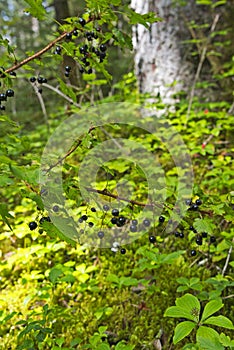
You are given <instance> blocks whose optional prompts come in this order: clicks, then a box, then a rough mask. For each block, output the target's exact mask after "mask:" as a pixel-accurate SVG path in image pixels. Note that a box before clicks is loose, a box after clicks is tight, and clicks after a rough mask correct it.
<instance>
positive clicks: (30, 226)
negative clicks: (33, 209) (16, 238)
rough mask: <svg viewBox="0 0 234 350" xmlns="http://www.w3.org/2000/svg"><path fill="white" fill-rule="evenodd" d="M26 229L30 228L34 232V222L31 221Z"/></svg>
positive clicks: (35, 226) (35, 225)
mask: <svg viewBox="0 0 234 350" xmlns="http://www.w3.org/2000/svg"><path fill="white" fill-rule="evenodd" d="M28 227H29V228H30V230H31V231H32V230H35V229H36V228H37V223H36V222H35V221H31V222H30V223H29V224H28Z"/></svg>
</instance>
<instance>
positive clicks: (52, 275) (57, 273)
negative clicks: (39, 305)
mask: <svg viewBox="0 0 234 350" xmlns="http://www.w3.org/2000/svg"><path fill="white" fill-rule="evenodd" d="M62 274H63V271H62V270H61V269H58V268H57V267H54V268H53V269H51V270H50V273H49V280H50V282H52V283H53V284H54V283H55V282H56V280H57V279H58V278H59V276H61V275H62Z"/></svg>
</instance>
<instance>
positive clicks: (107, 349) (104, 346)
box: [95, 343, 110, 350]
mask: <svg viewBox="0 0 234 350" xmlns="http://www.w3.org/2000/svg"><path fill="white" fill-rule="evenodd" d="M95 349H96V350H110V346H109V345H108V344H106V343H102V344H99V345H98V346H97V347H96V348H95Z"/></svg>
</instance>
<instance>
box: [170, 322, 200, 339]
mask: <svg viewBox="0 0 234 350" xmlns="http://www.w3.org/2000/svg"><path fill="white" fill-rule="evenodd" d="M195 327H196V323H194V322H191V321H184V322H181V323H179V324H178V325H177V326H176V328H175V333H174V337H173V344H177V343H178V342H179V341H181V340H182V339H184V338H185V337H187V335H189V334H190V333H191V332H192V330H193V329H194V328H195Z"/></svg>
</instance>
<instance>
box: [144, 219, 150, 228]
mask: <svg viewBox="0 0 234 350" xmlns="http://www.w3.org/2000/svg"><path fill="white" fill-rule="evenodd" d="M143 225H144V226H146V227H149V226H150V220H149V219H145V220H143Z"/></svg>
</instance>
